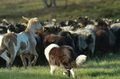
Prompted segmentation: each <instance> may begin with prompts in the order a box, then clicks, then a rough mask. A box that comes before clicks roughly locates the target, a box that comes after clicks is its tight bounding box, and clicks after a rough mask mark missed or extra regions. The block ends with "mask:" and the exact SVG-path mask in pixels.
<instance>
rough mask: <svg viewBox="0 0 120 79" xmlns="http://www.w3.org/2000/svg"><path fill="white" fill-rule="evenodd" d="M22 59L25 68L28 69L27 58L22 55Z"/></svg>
mask: <svg viewBox="0 0 120 79" xmlns="http://www.w3.org/2000/svg"><path fill="white" fill-rule="evenodd" d="M20 58H21V60H22V63H23V66H24V68H25V69H27V62H26V60H25V56H23V55H20Z"/></svg>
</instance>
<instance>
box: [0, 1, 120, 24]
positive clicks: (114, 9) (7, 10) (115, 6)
mask: <svg viewBox="0 0 120 79" xmlns="http://www.w3.org/2000/svg"><path fill="white" fill-rule="evenodd" d="M17 1H18V2H17ZM17 1H13V2H10V0H8V2H3V4H1V5H0V18H1V19H3V18H6V19H8V20H10V21H14V22H21V21H23V20H22V19H21V16H27V17H34V16H37V17H39V18H40V20H41V21H44V20H46V19H52V18H56V19H57V20H58V22H60V21H64V20H69V19H71V20H74V19H76V18H77V17H78V16H86V15H87V16H89V17H90V19H95V18H113V19H117V18H119V17H120V15H119V14H120V11H119V9H120V1H119V0H105V1H104V2H102V1H101V0H90V1H89V2H88V1H87V0H85V1H84V0H74V1H73V0H69V3H68V6H67V7H65V3H64V1H63V0H62V1H61V0H58V1H57V4H58V6H59V7H57V8H48V9H44V8H43V3H42V2H41V1H40V0H35V1H34V2H33V1H32V0H30V1H29V2H27V0H25V1H23V0H17ZM61 5H63V6H61Z"/></svg>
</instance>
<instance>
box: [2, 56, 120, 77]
mask: <svg viewBox="0 0 120 79" xmlns="http://www.w3.org/2000/svg"><path fill="white" fill-rule="evenodd" d="M119 56H120V54H108V55H105V56H103V57H101V58H98V57H94V58H92V59H88V60H87V61H86V62H85V63H84V64H83V65H82V67H80V68H75V69H74V71H75V73H76V75H77V76H78V79H119V78H120V74H119V73H120V62H119V61H120V58H119ZM63 71H64V70H63V69H58V70H57V71H56V74H55V75H51V74H50V68H49V66H48V65H46V66H35V67H28V68H27V69H24V68H23V67H16V66H13V67H12V70H10V69H6V68H0V79H73V78H72V77H70V78H68V77H67V76H66V75H63V74H62V73H63Z"/></svg>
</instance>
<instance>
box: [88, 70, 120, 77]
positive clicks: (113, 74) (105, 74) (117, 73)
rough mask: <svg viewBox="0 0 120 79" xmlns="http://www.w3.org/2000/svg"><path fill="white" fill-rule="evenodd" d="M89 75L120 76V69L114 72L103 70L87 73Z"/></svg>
mask: <svg viewBox="0 0 120 79" xmlns="http://www.w3.org/2000/svg"><path fill="white" fill-rule="evenodd" d="M87 75H88V76H92V77H97V76H118V75H120V70H117V71H113V72H103V71H97V72H92V73H87Z"/></svg>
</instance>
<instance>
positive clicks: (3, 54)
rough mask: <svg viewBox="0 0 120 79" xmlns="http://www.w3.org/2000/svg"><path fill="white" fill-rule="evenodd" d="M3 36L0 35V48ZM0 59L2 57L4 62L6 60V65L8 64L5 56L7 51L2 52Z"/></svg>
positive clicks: (7, 58)
mask: <svg viewBox="0 0 120 79" xmlns="http://www.w3.org/2000/svg"><path fill="white" fill-rule="evenodd" d="M3 36H4V34H2V35H0V46H1V43H2V38H3ZM0 57H2V58H3V59H4V60H6V64H8V62H9V57H8V56H7V51H4V53H2V54H1V55H0Z"/></svg>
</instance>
